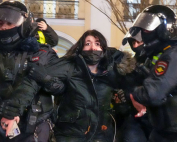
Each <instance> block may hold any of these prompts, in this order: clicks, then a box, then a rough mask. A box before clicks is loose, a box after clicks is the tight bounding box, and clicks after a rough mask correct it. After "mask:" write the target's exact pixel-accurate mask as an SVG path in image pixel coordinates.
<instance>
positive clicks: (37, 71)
mask: <svg viewBox="0 0 177 142" xmlns="http://www.w3.org/2000/svg"><path fill="white" fill-rule="evenodd" d="M28 69H29V70H30V71H29V76H30V78H32V79H33V80H35V81H36V82H38V83H40V84H42V85H43V84H45V83H46V82H47V81H50V80H51V77H50V76H49V75H47V72H46V70H45V68H44V66H43V65H41V64H36V63H28Z"/></svg>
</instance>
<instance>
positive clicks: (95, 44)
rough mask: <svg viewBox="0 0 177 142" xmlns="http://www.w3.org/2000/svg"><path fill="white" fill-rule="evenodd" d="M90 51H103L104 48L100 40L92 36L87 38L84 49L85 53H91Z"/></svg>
mask: <svg viewBox="0 0 177 142" xmlns="http://www.w3.org/2000/svg"><path fill="white" fill-rule="evenodd" d="M89 50H96V51H102V47H101V46H100V42H99V39H98V38H95V37H93V36H90V35H89V36H87V37H86V38H85V43H84V48H83V51H89Z"/></svg>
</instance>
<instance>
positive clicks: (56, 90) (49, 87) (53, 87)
mask: <svg viewBox="0 0 177 142" xmlns="http://www.w3.org/2000/svg"><path fill="white" fill-rule="evenodd" d="M44 89H45V91H47V92H52V94H53V95H54V96H55V95H58V94H62V93H63V92H64V90H65V84H64V83H63V81H61V80H60V79H59V78H57V77H52V78H51V79H50V81H48V82H47V83H45V84H44Z"/></svg>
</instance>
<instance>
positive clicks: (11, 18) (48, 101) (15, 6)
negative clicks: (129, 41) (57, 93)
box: [0, 1, 58, 142]
mask: <svg viewBox="0 0 177 142" xmlns="http://www.w3.org/2000/svg"><path fill="white" fill-rule="evenodd" d="M36 28H37V26H35V25H33V24H32V16H31V13H30V12H29V11H28V10H27V8H26V6H25V5H24V4H23V3H21V2H19V1H5V2H2V3H0V92H1V94H0V119H1V127H0V128H1V129H0V141H5V142H8V141H9V142H10V141H13V142H19V141H42V142H45V141H48V139H49V132H50V127H51V126H50V125H49V124H51V123H50V119H49V118H50V116H51V113H52V111H53V105H52V98H51V95H48V94H47V93H46V92H44V91H42V90H40V88H41V86H39V85H37V84H36V82H34V81H33V80H31V79H29V78H27V77H26V76H27V74H28V66H29V65H30V64H35V63H36V64H37V63H38V64H40V65H41V64H42V65H46V64H49V63H50V62H51V60H53V59H55V58H58V56H57V55H56V53H55V52H54V51H53V50H52V49H51V48H49V47H48V45H42V44H40V45H39V44H38V42H37V40H36V38H35V37H33V36H34V35H35V31H36ZM41 74H45V72H41ZM25 78H26V80H28V81H29V82H30V83H29V84H28V86H30V87H32V88H33V86H37V87H36V88H35V91H34V92H33V93H32V92H31V90H30V89H28V88H22V87H21V86H20V84H23V83H25V82H24V79H25ZM24 89H26V90H25V91H24ZM15 122H17V123H18V122H19V123H18V127H19V129H18V128H17V126H16V125H15ZM11 126H12V127H11ZM14 127H15V128H16V129H12V130H13V131H12V132H11V130H10V129H11V128H14ZM4 130H6V131H4ZM19 130H20V131H21V134H20V133H19ZM5 133H6V134H5Z"/></svg>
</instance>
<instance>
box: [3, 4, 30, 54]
mask: <svg viewBox="0 0 177 142" xmlns="http://www.w3.org/2000/svg"><path fill="white" fill-rule="evenodd" d="M0 20H2V21H7V22H10V23H12V24H13V25H15V28H12V29H8V30H0V50H7V51H10V50H11V49H13V48H14V47H16V46H17V45H18V44H19V43H20V41H21V39H24V38H27V37H29V36H30V35H31V31H32V29H33V26H32V14H31V13H30V12H28V10H27V8H26V6H25V5H24V4H23V3H21V2H19V1H5V2H2V3H0Z"/></svg>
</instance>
